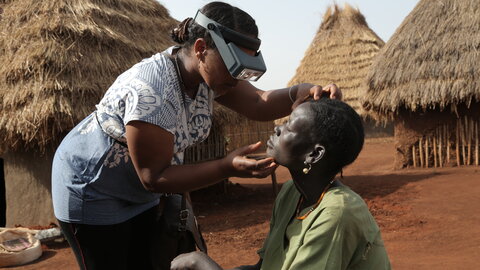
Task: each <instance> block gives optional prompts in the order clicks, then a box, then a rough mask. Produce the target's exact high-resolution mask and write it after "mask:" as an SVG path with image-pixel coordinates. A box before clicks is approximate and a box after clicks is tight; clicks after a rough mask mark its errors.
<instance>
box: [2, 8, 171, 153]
mask: <svg viewBox="0 0 480 270" xmlns="http://www.w3.org/2000/svg"><path fill="white" fill-rule="evenodd" d="M4 2H5V1H4ZM174 24H176V21H175V20H174V19H172V18H171V17H170V16H169V14H168V11H167V10H166V9H165V8H164V7H163V6H161V5H160V4H159V3H158V2H157V1H155V0H119V1H95V0H81V1H80V0H74V1H49V0H46V1H34V0H15V1H6V2H5V4H4V5H3V19H2V20H1V21H0V48H2V50H3V53H2V54H0V63H1V65H0V89H1V91H0V100H1V103H0V134H2V136H1V137H0V145H2V146H8V148H10V149H19V148H40V149H42V150H43V149H44V148H45V147H46V146H47V145H48V144H49V143H51V142H54V141H56V140H58V139H59V137H61V136H59V135H60V134H63V133H65V132H67V131H68V130H70V129H71V128H72V127H73V126H74V125H75V124H76V123H78V122H79V121H80V120H81V119H83V118H84V117H85V116H86V115H87V114H89V113H90V112H91V111H92V110H93V109H94V105H95V104H96V103H97V102H98V101H99V99H100V97H101V96H102V95H103V93H104V92H105V90H106V89H107V88H108V86H109V85H110V84H111V83H112V82H113V81H114V79H115V78H116V77H117V76H118V75H119V74H120V73H121V72H123V71H124V70H126V69H127V68H128V67H130V66H132V65H133V64H135V63H136V62H138V61H139V60H140V59H142V58H144V57H148V56H150V55H152V54H154V53H156V52H158V51H160V50H163V49H164V48H166V47H167V46H169V45H172V42H171V41H170V38H169V36H168V33H169V32H168V31H169V30H170V29H171V28H172V26H173V25H174Z"/></svg>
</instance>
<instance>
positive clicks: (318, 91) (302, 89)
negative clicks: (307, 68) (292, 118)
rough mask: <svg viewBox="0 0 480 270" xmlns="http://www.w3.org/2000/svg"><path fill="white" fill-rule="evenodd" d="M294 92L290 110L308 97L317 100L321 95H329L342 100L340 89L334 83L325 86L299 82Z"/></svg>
mask: <svg viewBox="0 0 480 270" xmlns="http://www.w3.org/2000/svg"><path fill="white" fill-rule="evenodd" d="M297 87H298V89H297V94H296V99H295V102H294V103H293V105H292V110H293V109H295V108H296V107H297V106H298V105H300V104H302V103H303V102H305V101H306V100H308V99H309V98H313V99H314V100H318V99H320V98H321V97H329V98H331V99H338V100H342V96H343V95H342V91H341V90H340V88H338V86H337V85H336V84H333V83H332V84H328V85H327V86H325V87H323V88H322V87H321V86H320V85H314V84H310V83H302V84H299V85H298V86H297Z"/></svg>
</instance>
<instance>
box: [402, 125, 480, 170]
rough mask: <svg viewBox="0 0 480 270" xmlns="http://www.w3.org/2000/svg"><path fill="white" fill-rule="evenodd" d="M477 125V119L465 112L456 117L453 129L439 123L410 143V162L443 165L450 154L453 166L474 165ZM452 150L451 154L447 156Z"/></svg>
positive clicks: (479, 150) (478, 156)
mask: <svg viewBox="0 0 480 270" xmlns="http://www.w3.org/2000/svg"><path fill="white" fill-rule="evenodd" d="M479 125H480V121H479V119H476V118H472V117H467V116H465V117H463V118H460V119H458V120H457V123H456V124H455V125H454V128H455V129H454V130H451V129H450V126H449V125H448V124H443V125H440V126H439V127H437V128H435V129H434V130H433V131H432V132H431V133H430V134H428V135H424V136H423V137H421V138H419V139H418V142H417V143H415V144H413V145H412V146H411V154H412V160H411V165H412V166H413V167H422V168H428V167H443V166H445V165H447V164H450V161H451V158H453V160H455V162H456V164H457V166H462V165H477V166H478V165H479V163H480V142H479V135H478V130H479ZM452 148H453V149H452ZM452 154H453V155H454V157H452V156H451V155H452Z"/></svg>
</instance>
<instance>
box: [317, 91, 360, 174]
mask: <svg viewBox="0 0 480 270" xmlns="http://www.w3.org/2000/svg"><path fill="white" fill-rule="evenodd" d="M310 102H311V104H312V106H311V108H312V110H313V111H314V113H315V126H314V128H313V130H314V131H313V133H314V134H313V136H314V137H315V139H316V141H318V143H320V144H321V145H323V146H324V147H325V150H326V154H325V159H326V162H328V166H329V168H331V172H332V173H338V172H339V171H340V170H341V169H342V168H343V167H345V166H346V165H348V164H350V163H352V162H353V161H354V160H355V159H356V158H357V156H358V154H359V153H360V151H361V150H362V147H363V141H364V138H365V135H364V131H363V125H362V121H361V119H360V116H358V114H357V113H356V112H355V110H354V109H352V107H350V106H349V105H348V104H346V103H344V102H341V101H339V100H335V99H329V98H322V99H320V100H316V101H310Z"/></svg>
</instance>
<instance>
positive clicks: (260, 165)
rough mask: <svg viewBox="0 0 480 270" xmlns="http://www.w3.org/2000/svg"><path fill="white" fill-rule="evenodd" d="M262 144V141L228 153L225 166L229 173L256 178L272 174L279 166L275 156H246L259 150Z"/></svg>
mask: <svg viewBox="0 0 480 270" xmlns="http://www.w3.org/2000/svg"><path fill="white" fill-rule="evenodd" d="M261 145H262V143H261V142H257V143H255V144H250V145H248V146H245V147H242V148H239V149H237V150H235V151H233V152H231V153H230V154H229V155H227V156H226V157H225V158H224V162H223V164H224V168H225V169H226V170H228V174H229V175H231V176H238V177H256V178H263V177H267V176H268V175H270V174H272V173H273V172H274V171H275V169H276V168H277V167H278V165H277V164H276V163H275V162H274V161H273V158H270V157H269V158H264V159H260V160H255V159H251V158H247V157H246V156H247V155H248V154H252V153H254V152H255V151H257V150H258V148H260V146H261Z"/></svg>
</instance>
